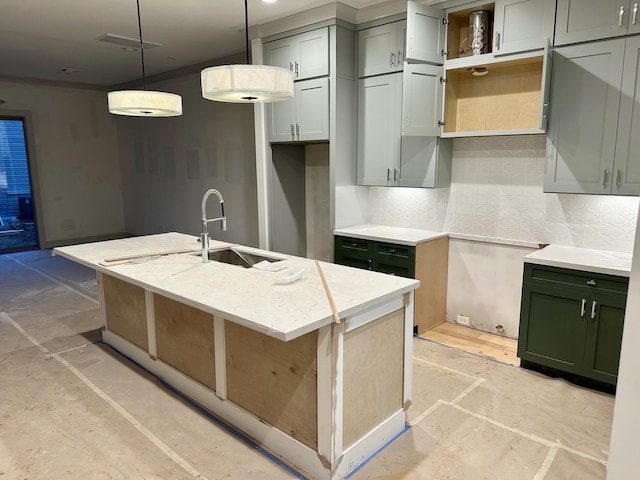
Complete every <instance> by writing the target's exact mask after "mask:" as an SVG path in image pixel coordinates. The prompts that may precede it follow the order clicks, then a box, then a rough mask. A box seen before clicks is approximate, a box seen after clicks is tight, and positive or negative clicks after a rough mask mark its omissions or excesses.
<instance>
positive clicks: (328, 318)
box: [53, 233, 420, 341]
mask: <svg viewBox="0 0 640 480" xmlns="http://www.w3.org/2000/svg"><path fill="white" fill-rule="evenodd" d="M199 245H200V244H199V243H197V237H194V236H191V235H185V234H181V233H163V234H159V235H149V236H142V237H133V238H126V239H121V240H109V241H105V242H95V243H88V244H82V245H72V246H67V247H58V248H55V249H54V250H53V253H54V254H55V255H60V256H63V257H66V258H68V259H70V260H73V261H76V262H78V263H80V264H83V265H85V266H88V267H90V268H93V269H94V270H97V271H99V272H102V273H105V274H107V275H112V276H114V277H117V278H119V279H121V280H124V281H126V282H129V283H132V284H134V285H138V286H140V287H142V288H145V289H147V290H149V291H152V292H154V293H158V294H160V295H164V296H167V297H169V298H172V299H174V300H176V301H178V302H181V303H185V304H187V305H191V306H193V307H195V308H198V309H200V310H203V311H206V312H210V313H212V314H214V315H219V316H221V317H223V318H225V319H227V320H230V321H233V322H236V323H239V324H241V325H244V326H246V327H249V328H252V329H254V330H257V331H259V332H262V333H265V334H267V335H270V336H273V337H275V338H278V339H280V340H283V341H289V340H292V339H294V338H296V337H299V336H301V335H304V334H306V333H308V332H311V331H314V330H317V329H319V328H320V327H323V326H325V325H328V324H330V323H332V322H333V321H334V320H333V314H332V312H331V307H330V305H329V301H328V299H327V297H326V295H325V292H324V288H323V286H322V281H321V279H320V276H319V273H318V271H317V269H316V267H315V264H314V261H313V260H309V259H306V258H299V257H292V256H289V255H282V254H278V253H274V252H267V251H263V250H259V249H255V248H250V247H244V246H239V245H238V246H237V247H238V248H239V249H240V250H241V251H247V252H255V253H260V254H264V255H265V256H270V257H278V258H282V259H283V260H282V261H283V264H284V265H286V267H287V268H286V269H284V270H281V271H279V272H269V271H263V270H258V269H256V268H248V269H245V268H242V267H239V266H236V265H228V264H225V263H219V262H214V261H212V262H210V263H203V262H202V259H201V257H200V255H199V254H198V253H195V254H191V253H184V254H173V255H165V256H161V257H156V258H149V257H147V258H146V259H145V258H141V259H139V260H136V261H132V262H130V263H125V264H121V265H113V266H108V267H105V266H102V265H100V262H102V261H103V260H104V259H105V258H112V257H118V256H124V255H132V254H137V253H140V254H141V255H148V254H153V253H160V252H163V251H171V250H175V249H183V248H185V249H189V248H191V247H192V246H193V247H194V249H197V248H198V246H199ZM229 246H235V245H233V244H229V243H224V242H217V241H215V240H212V241H211V244H210V247H211V249H218V248H226V247H229ZM320 263H321V267H322V270H323V272H324V274H325V277H326V280H327V283H328V285H329V288H330V290H331V294H332V296H333V299H334V302H335V305H336V309H337V310H338V314H339V316H340V318H346V317H348V316H351V315H354V314H356V313H359V312H362V311H365V310H367V309H369V308H371V307H373V306H375V305H377V304H380V303H382V302H384V301H387V300H390V299H393V298H394V297H397V296H398V295H402V294H404V293H407V292H410V291H412V290H414V289H416V288H417V287H419V286H420V282H418V281H417V280H412V279H408V278H403V277H398V276H393V275H386V274H383V273H376V272H370V271H368V270H360V269H356V268H351V267H345V266H342V265H335V264H333V263H325V262H320ZM300 270H302V271H303V274H302V276H301V278H300V279H298V280H297V281H295V282H293V283H290V284H284V285H282V284H278V283H276V280H277V279H279V278H282V277H284V276H286V275H288V274H290V273H292V272H297V271H300Z"/></svg>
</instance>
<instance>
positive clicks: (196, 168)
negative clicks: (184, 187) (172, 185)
mask: <svg viewBox="0 0 640 480" xmlns="http://www.w3.org/2000/svg"><path fill="white" fill-rule="evenodd" d="M187 178H189V179H191V180H197V179H198V178H200V152H199V151H198V150H187Z"/></svg>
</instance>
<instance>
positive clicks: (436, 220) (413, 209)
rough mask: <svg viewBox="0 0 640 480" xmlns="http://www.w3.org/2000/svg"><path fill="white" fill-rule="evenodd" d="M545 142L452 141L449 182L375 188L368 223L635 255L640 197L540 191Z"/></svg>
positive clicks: (538, 137)
mask: <svg viewBox="0 0 640 480" xmlns="http://www.w3.org/2000/svg"><path fill="white" fill-rule="evenodd" d="M545 148H546V137H545V136H544V135H531V136H529V135H525V136H520V137H487V138H482V137H479V138H460V139H455V140H454V142H453V165H452V182H451V187H450V188H445V189H438V190H430V189H406V188H387V187H372V188H371V190H370V192H371V193H370V201H371V202H370V208H371V211H370V218H371V222H372V223H377V224H382V225H394V226H405V227H417V228H424V229H428V230H438V229H440V230H445V231H449V232H451V233H459V234H478V235H484V236H497V237H500V238H505V239H509V240H526V241H534V242H539V243H556V244H560V245H569V246H582V247H586V248H597V249H614V250H615V251H622V252H628V253H630V252H631V250H632V248H633V241H634V232H635V225H636V218H637V215H638V205H639V199H638V198H637V197H616V196H604V195H569V194H553V193H543V192H542V186H543V182H544V169H545V162H546V159H545V155H546V152H545ZM398 191H401V192H400V193H398ZM601 227H604V228H601Z"/></svg>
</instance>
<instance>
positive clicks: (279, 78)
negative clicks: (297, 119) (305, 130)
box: [201, 0, 293, 103]
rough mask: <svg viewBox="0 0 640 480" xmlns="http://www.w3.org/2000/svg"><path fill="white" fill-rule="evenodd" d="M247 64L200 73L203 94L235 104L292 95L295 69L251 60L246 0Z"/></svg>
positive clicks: (278, 98)
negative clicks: (254, 62)
mask: <svg viewBox="0 0 640 480" xmlns="http://www.w3.org/2000/svg"><path fill="white" fill-rule="evenodd" d="M244 21H245V41H246V51H247V64H246V65H221V66H217V67H209V68H205V69H204V70H202V72H201V80H202V96H203V97H204V98H206V99H207V100H215V101H218V102H232V103H269V102H280V101H284V100H289V99H290V98H293V72H291V70H288V69H286V68H281V67H272V66H267V65H251V64H250V62H249V14H248V8H247V0H245V1H244Z"/></svg>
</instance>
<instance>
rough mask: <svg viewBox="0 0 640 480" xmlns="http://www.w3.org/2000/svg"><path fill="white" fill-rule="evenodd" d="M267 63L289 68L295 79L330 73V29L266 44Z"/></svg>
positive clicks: (313, 31) (324, 28) (319, 29)
mask: <svg viewBox="0 0 640 480" xmlns="http://www.w3.org/2000/svg"><path fill="white" fill-rule="evenodd" d="M264 55H265V64H266V65H273V66H276V67H282V68H288V69H290V70H291V71H292V72H293V74H294V79H295V80H304V79H307V78H313V77H322V76H325V75H329V30H328V28H326V27H323V28H318V29H316V30H311V31H309V32H304V33H300V34H298V35H293V36H291V37H286V38H282V39H280V40H275V41H273V42H269V43H266V44H265V45H264Z"/></svg>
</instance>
